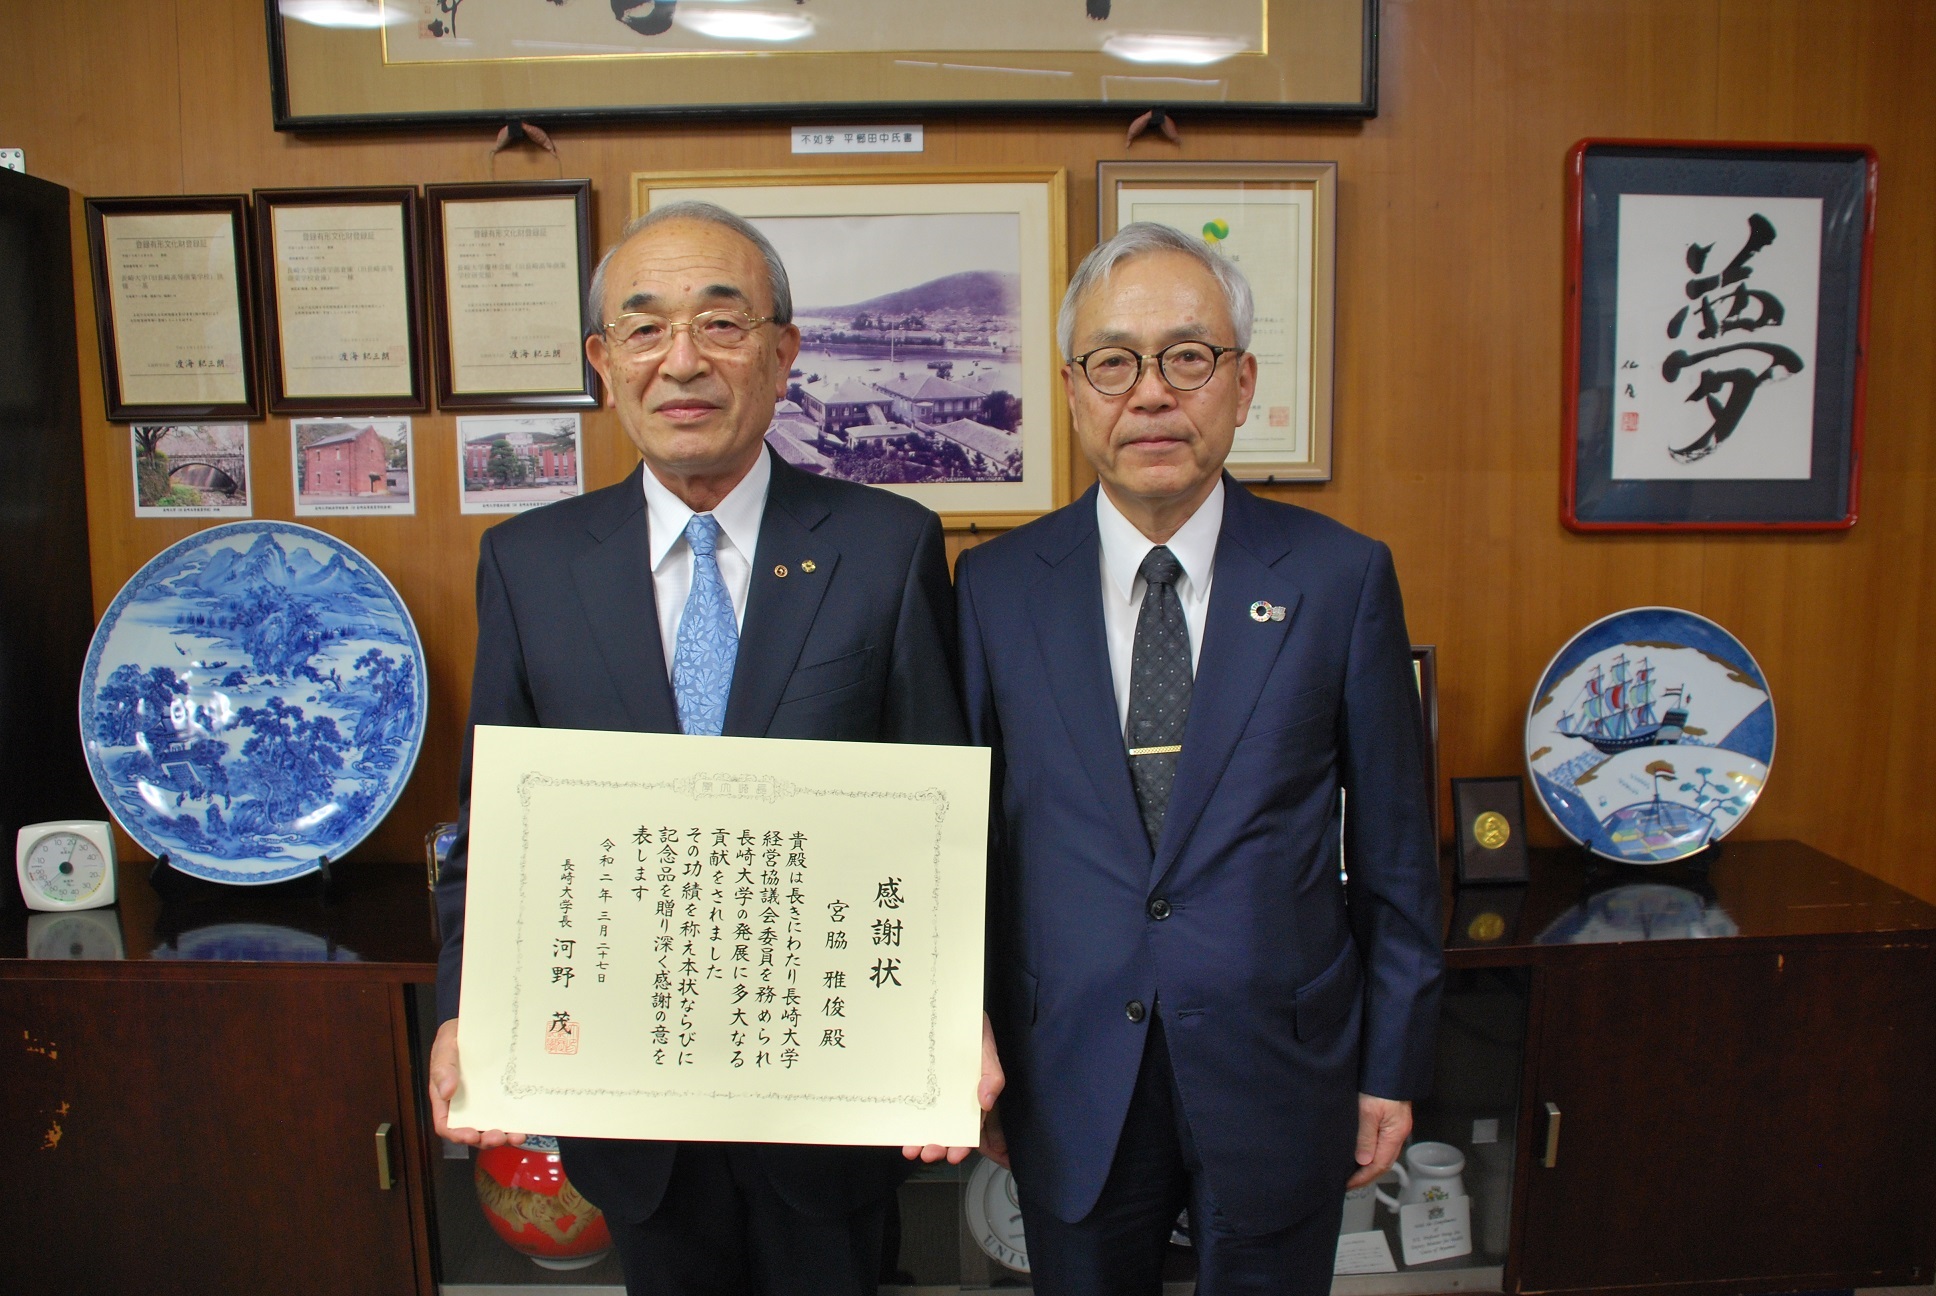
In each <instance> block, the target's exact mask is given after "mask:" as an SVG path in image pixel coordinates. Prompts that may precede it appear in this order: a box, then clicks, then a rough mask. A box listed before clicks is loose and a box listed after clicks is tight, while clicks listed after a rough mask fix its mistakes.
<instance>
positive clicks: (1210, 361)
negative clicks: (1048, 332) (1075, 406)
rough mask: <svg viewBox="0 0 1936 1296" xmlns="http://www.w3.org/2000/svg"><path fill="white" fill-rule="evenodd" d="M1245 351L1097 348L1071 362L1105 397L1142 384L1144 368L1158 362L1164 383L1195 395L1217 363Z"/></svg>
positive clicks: (1201, 345) (1189, 346)
mask: <svg viewBox="0 0 1936 1296" xmlns="http://www.w3.org/2000/svg"><path fill="white" fill-rule="evenodd" d="M1243 350H1244V349H1243V348H1242V347H1227V346H1212V345H1211V344H1210V343H1208V342H1172V343H1170V345H1168V346H1166V347H1164V348H1163V349H1162V350H1161V351H1155V352H1142V351H1132V350H1130V349H1129V348H1128V347H1121V346H1106V347H1097V348H1096V349H1095V350H1093V351H1085V352H1083V353H1082V354H1081V355H1079V356H1075V357H1073V358H1072V359H1070V361H1069V363H1070V364H1072V365H1074V366H1075V367H1076V368H1078V369H1080V370H1082V374H1083V377H1085V378H1087V379H1088V380H1089V385H1090V386H1091V387H1094V388H1095V389H1096V390H1097V391H1099V392H1101V393H1102V394H1103V395H1105V396H1121V395H1122V394H1123V393H1124V392H1127V391H1129V390H1130V389H1131V388H1133V387H1135V386H1136V384H1137V383H1139V382H1141V381H1142V380H1143V365H1144V362H1146V361H1149V360H1154V361H1156V371H1157V372H1158V373H1160V374H1162V375H1163V381H1164V382H1166V383H1168V384H1169V385H1170V386H1171V387H1173V388H1175V389H1176V390H1177V391H1180V392H1186V391H1195V390H1196V389H1197V388H1199V387H1201V386H1203V385H1204V384H1205V383H1207V382H1209V381H1210V379H1211V378H1212V377H1213V376H1215V374H1216V372H1217V361H1219V360H1221V359H1223V358H1224V357H1225V356H1227V355H1241V354H1243Z"/></svg>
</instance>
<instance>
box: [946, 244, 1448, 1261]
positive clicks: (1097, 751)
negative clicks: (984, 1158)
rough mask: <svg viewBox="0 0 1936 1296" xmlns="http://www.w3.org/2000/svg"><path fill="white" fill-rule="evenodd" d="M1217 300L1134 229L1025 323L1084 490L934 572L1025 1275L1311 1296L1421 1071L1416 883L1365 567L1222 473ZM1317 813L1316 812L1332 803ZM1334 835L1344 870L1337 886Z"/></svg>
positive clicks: (1374, 552) (1230, 306)
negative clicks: (1085, 482)
mask: <svg viewBox="0 0 1936 1296" xmlns="http://www.w3.org/2000/svg"><path fill="white" fill-rule="evenodd" d="M1250 324H1251V300H1250V291H1249V288H1248V286H1247V285H1246V284H1245V282H1244V280H1243V276H1242V275H1241V273H1239V272H1238V270H1237V268H1236V267H1235V266H1234V265H1233V264H1231V263H1230V262H1229V261H1228V260H1226V259H1225V258H1224V257H1222V256H1221V255H1220V254H1218V253H1217V252H1215V251H1213V250H1211V249H1209V248H1207V247H1205V246H1204V245H1203V244H1202V243H1200V242H1198V241H1197V240H1195V239H1191V238H1189V237H1187V236H1185V235H1183V234H1181V233H1179V232H1177V231H1175V230H1171V229H1169V228H1167V227H1164V226H1160V225H1148V224H1139V225H1132V226H1129V227H1127V228H1125V229H1124V230H1123V231H1122V232H1121V233H1119V234H1118V235H1117V236H1116V237H1114V238H1112V239H1111V240H1109V241H1108V242H1107V243H1105V244H1104V245H1102V246H1101V247H1099V248H1097V249H1096V250H1095V251H1094V252H1092V253H1091V254H1090V256H1089V257H1088V258H1087V259H1086V260H1085V261H1084V262H1083V264H1082V265H1081V267H1079V268H1078V270H1077V272H1076V275H1075V278H1074V280H1073V282H1072V283H1071V285H1070V288H1069V293H1068V297H1067V299H1066V300H1065V301H1064V304H1063V308H1062V315H1061V318H1060V320H1059V321H1058V330H1057V332H1058V341H1059V342H1060V343H1061V346H1062V353H1063V355H1065V356H1066V357H1068V362H1067V363H1066V364H1065V365H1064V367H1063V382H1064V384H1065V386H1066V389H1067V392H1068V397H1069V404H1070V409H1071V411H1072V413H1073V415H1074V421H1075V429H1076V434H1077V437H1078V438H1079V440H1080V443H1081V445H1082V449H1083V452H1084V453H1085V454H1086V455H1087V456H1088V458H1089V461H1090V462H1091V463H1092V464H1094V465H1095V468H1096V472H1097V475H1098V477H1099V478H1100V482H1099V485H1098V488H1097V489H1093V490H1091V491H1090V492H1089V493H1087V494H1086V495H1084V496H1083V497H1082V498H1081V499H1079V500H1077V501H1076V502H1075V503H1074V504H1072V505H1069V506H1068V507H1067V508H1064V509H1061V510H1059V511H1058V512H1055V513H1052V514H1050V515H1049V516H1047V517H1045V518H1043V519H1041V520H1040V521H1037V522H1034V523H1031V524H1030V525H1028V526H1025V527H1022V528H1020V529H1019V530H1016V531H1013V532H1010V533H1009V534H1007V535H1004V536H1001V537H998V538H997V539H995V540H992V541H990V542H989V543H987V544H984V545H982V546H980V547H979V548H976V549H972V550H969V551H968V552H967V553H965V554H964V555H963V556H962V558H961V560H960V562H959V564H958V566H957V569H956V596H957V606H958V608H959V610H960V615H961V653H962V671H963V681H964V685H963V688H964V694H963V695H964V698H965V701H966V706H967V711H968V725H969V732H970V733H971V734H972V735H973V738H974V740H975V741H976V742H978V743H985V744H987V745H989V746H991V747H992V748H994V751H995V771H996V774H995V777H996V788H995V795H996V803H997V806H998V814H997V819H998V832H997V837H996V840H995V841H994V842H993V844H992V845H991V858H992V864H991V876H990V880H989V893H990V903H991V905H992V907H993V910H992V913H991V916H990V930H991V933H992V936H991V940H992V941H994V942H995V944H994V946H993V948H991V950H990V955H989V965H990V968H991V970H992V973H991V992H990V993H991V999H990V1005H991V1012H992V1014H993V1015H994V1019H995V1035H996V1038H997V1040H998V1041H999V1043H1000V1046H1001V1053H1002V1061H1003V1063H1004V1066H1005V1067H1006V1070H1007V1073H1008V1086H1009V1087H1008V1089H1007V1091H1006V1092H1005V1094H1004V1095H1003V1097H1002V1103H1001V1107H1000V1115H1001V1122H1002V1126H1003V1128H1004V1129H1005V1132H1006V1136H1007V1140H1008V1150H1009V1152H1010V1154H1011V1155H1012V1157H1013V1162H1014V1169H1015V1174H1016V1181H1017V1186H1018V1188H1019V1190H1020V1195H1021V1203H1022V1212H1023V1224H1024V1228H1025V1229H1026V1231H1027V1236H1028V1249H1029V1260H1030V1265H1031V1268H1032V1270H1033V1278H1034V1281H1035V1290H1036V1291H1037V1292H1038V1293H1044V1294H1045V1296H1055V1294H1062V1293H1094V1294H1095V1296H1139V1294H1141V1293H1151V1294H1153V1293H1155V1292H1156V1291H1157V1290H1158V1289H1159V1285H1160V1283H1159V1274H1160V1269H1161V1260H1162V1254H1163V1247H1164V1244H1165V1241H1166V1240H1167V1238H1168V1237H1169V1232H1170V1224H1171V1221H1172V1220H1173V1219H1174V1218H1175V1217H1176V1214H1177V1210H1178V1208H1179V1207H1182V1206H1186V1205H1187V1206H1188V1208H1189V1211H1190V1225H1191V1234H1192V1240H1193V1242H1194V1243H1195V1245H1196V1248H1197V1255H1198V1258H1199V1266H1200V1278H1199V1285H1198V1287H1197V1290H1198V1291H1199V1292H1200V1293H1203V1296H1226V1294H1227V1293H1233V1292H1270V1293H1286V1292H1299V1293H1322V1292H1325V1291H1327V1290H1328V1289H1329V1286H1330V1278H1331V1267H1332V1258H1333V1254H1334V1251H1335V1243H1336V1239H1337V1233H1338V1224H1339V1217H1340V1214H1341V1211H1342V1206H1343V1196H1344V1193H1345V1191H1346V1187H1347V1182H1349V1183H1350V1184H1353V1185H1355V1184H1360V1183H1364V1182H1368V1181H1369V1180H1370V1179H1371V1178H1373V1177H1375V1176H1376V1175H1377V1174H1379V1173H1380V1172H1381V1171H1383V1170H1384V1169H1385V1168H1386V1167H1387V1166H1388V1165H1389V1164H1390V1163H1391V1161H1392V1159H1393V1158H1394V1157H1395V1156H1396V1155H1397V1153H1398V1150H1399V1148H1400V1146H1401V1145H1402V1143H1403V1141H1404V1139H1405V1136H1406V1134H1407V1133H1408V1131H1409V1129H1410V1126H1411V1103H1410V1100H1411V1099H1412V1098H1414V1097H1415V1096H1417V1095H1418V1094H1419V1093H1420V1092H1421V1091H1422V1090H1423V1088H1424V1086H1425V1085H1426V1084H1427V1082H1428V1078H1429V1072H1430V1059H1431V1056H1432V1049H1433V1038H1434V1029H1435V1023H1436V1014H1437V1003H1438V993H1439V984H1440V980H1441V977H1442V971H1441V968H1442V956H1441V952H1440V928H1439V902H1438V872H1437V867H1436V859H1435V849H1434V843H1433V841H1432V836H1431V828H1430V816H1429V813H1428V809H1427V805H1426V789H1425V783H1424V777H1423V774H1422V772H1421V770H1420V768H1419V759H1418V751H1419V742H1418V727H1419V723H1420V719H1419V708H1418V698H1417V694H1416V692H1415V686H1414V683H1413V676H1412V667H1411V660H1410V652H1409V644H1408V641H1407V637H1406V631H1405V618H1404V612H1403V609H1402V608H1401V606H1400V602H1399V592H1398V581H1397V577H1396V575H1395V573H1394V570H1393V565H1392V559H1391V554H1390V552H1389V551H1388V550H1387V549H1386V547H1385V546H1384V545H1382V544H1380V543H1378V542H1376V541H1374V540H1370V539H1367V538H1366V537H1364V536H1361V535H1358V534H1356V533H1355V532H1352V531H1350V530H1347V529H1346V528H1345V527H1343V526H1340V525H1338V524H1337V523H1335V522H1332V521H1330V520H1328V519H1326V518H1324V517H1321V516H1319V515H1318V514H1316V513H1312V512H1308V511H1306V510H1304V509H1301V508H1295V507H1292V506H1290V505H1287V504H1278V503H1271V502H1267V501H1265V500H1262V499H1259V498H1257V497H1255V496H1253V495H1251V494H1250V493H1249V492H1248V491H1246V490H1245V489H1243V487H1241V486H1239V485H1238V484H1237V483H1236V482H1235V481H1233V480H1232V479H1231V478H1230V477H1229V476H1228V475H1227V474H1225V473H1224V471H1223V464H1224V460H1225V458H1226V457H1227V456H1228V455H1229V452H1230V447H1231V444H1232V441H1233V439H1234V437H1235V433H1236V429H1237V427H1238V426H1239V425H1240V424H1241V423H1243V421H1244V418H1245V416H1246V415H1247V413H1248V412H1249V409H1250V402H1251V396H1252V393H1253V391H1254V388H1255V383H1256V361H1255V360H1254V359H1253V358H1252V357H1251V356H1250V355H1249V354H1248V353H1247V352H1246V350H1245V348H1246V347H1247V346H1248V344H1249V335H1250ZM1341 791H1343V792H1346V793H1348V798H1345V797H1341V796H1340V792H1341ZM1341 839H1342V844H1343V854H1344V863H1345V866H1346V868H1347V869H1348V876H1347V877H1342V878H1341V877H1340V870H1339V847H1340V840H1341Z"/></svg>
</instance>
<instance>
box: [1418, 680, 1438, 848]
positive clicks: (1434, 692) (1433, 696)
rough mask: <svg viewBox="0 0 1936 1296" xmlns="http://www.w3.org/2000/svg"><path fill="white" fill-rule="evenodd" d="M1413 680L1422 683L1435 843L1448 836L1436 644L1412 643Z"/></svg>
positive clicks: (1424, 754)
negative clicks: (1442, 806)
mask: <svg viewBox="0 0 1936 1296" xmlns="http://www.w3.org/2000/svg"><path fill="white" fill-rule="evenodd" d="M1412 680H1413V682H1414V683H1416V684H1417V685H1418V709H1419V719H1420V720H1421V721H1422V723H1421V724H1420V726H1419V731H1418V732H1419V740H1420V744H1421V746H1420V750H1419V764H1420V765H1421V766H1423V767H1424V769H1425V792H1426V796H1425V804H1427V805H1429V806H1431V807H1432V843H1433V846H1434V848H1436V847H1437V846H1438V844H1439V843H1440V842H1442V841H1443V840H1444V838H1443V837H1442V836H1441V835H1440V834H1441V831H1442V825H1441V824H1440V821H1439V650H1438V647H1437V646H1436V645H1434V644H1413V645H1412Z"/></svg>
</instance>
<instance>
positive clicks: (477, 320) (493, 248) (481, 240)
mask: <svg viewBox="0 0 1936 1296" xmlns="http://www.w3.org/2000/svg"><path fill="white" fill-rule="evenodd" d="M424 206H425V209H426V213H427V219H426V223H427V224H428V225H429V228H430V264H431V272H430V318H431V332H432V336H433V338H434V344H433V346H434V350H435V351H436V354H437V404H438V405H439V406H440V407H442V408H444V409H527V408H560V407H577V406H594V405H597V404H598V387H597V381H598V376H597V374H596V373H595V372H594V371H593V369H592V366H591V361H590V360H588V359H586V357H585V331H586V329H587V328H589V327H590V322H589V321H588V320H586V318H585V315H584V311H585V305H584V302H585V290H586V287H587V286H588V284H589V283H590V280H591V251H590V249H591V208H592V182H591V181H589V180H547V181H542V182H538V183H531V184H479V185H428V186H426V187H425V189H424Z"/></svg>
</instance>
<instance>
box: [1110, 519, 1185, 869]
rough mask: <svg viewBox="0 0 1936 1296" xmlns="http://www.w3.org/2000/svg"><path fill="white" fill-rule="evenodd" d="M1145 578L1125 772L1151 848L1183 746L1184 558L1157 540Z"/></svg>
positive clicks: (1132, 671)
mask: <svg viewBox="0 0 1936 1296" xmlns="http://www.w3.org/2000/svg"><path fill="white" fill-rule="evenodd" d="M1140 570H1141V573H1142V577H1143V579H1144V580H1145V581H1147V582H1148V583H1149V588H1148V589H1146V590H1144V591H1143V608H1142V611H1140V612H1138V613H1137V614H1136V644H1135V647H1134V648H1133V649H1132V650H1131V652H1130V658H1129V725H1128V727H1127V729H1126V730H1125V732H1124V738H1125V739H1126V741H1127V742H1128V745H1129V775H1130V779H1131V781H1133V782H1134V783H1135V784H1136V804H1137V805H1138V806H1140V807H1141V808H1142V811H1143V830H1144V831H1145V832H1147V833H1148V834H1149V841H1150V849H1151V850H1155V849H1156V840H1157V838H1159V837H1161V836H1162V835H1163V814H1164V812H1165V811H1166V810H1168V809H1169V808H1170V785H1171V784H1172V783H1174V782H1175V781H1176V761H1177V754H1178V753H1179V752H1181V751H1182V750H1183V722H1184V721H1185V720H1186V719H1188V718H1189V714H1190V683H1191V681H1190V631H1189V627H1188V626H1187V625H1186V624H1185V623H1184V620H1183V601H1182V600H1181V599H1179V598H1178V597H1177V595H1176V578H1177V577H1178V576H1181V575H1182V574H1183V564H1182V563H1179V562H1178V561H1177V560H1176V555H1175V554H1173V553H1171V552H1170V551H1169V547H1168V546H1166V545H1157V546H1156V547H1155V548H1154V549H1152V550H1150V551H1149V555H1148V556H1147V557H1145V558H1144V559H1143V565H1142V568H1141V569H1140Z"/></svg>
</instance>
